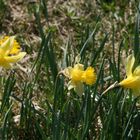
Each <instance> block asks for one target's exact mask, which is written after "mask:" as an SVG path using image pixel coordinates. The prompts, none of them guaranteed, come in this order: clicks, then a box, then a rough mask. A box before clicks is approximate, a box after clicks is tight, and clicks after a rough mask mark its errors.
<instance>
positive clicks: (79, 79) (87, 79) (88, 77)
mask: <svg viewBox="0 0 140 140" xmlns="http://www.w3.org/2000/svg"><path fill="white" fill-rule="evenodd" d="M64 75H65V76H66V77H68V78H69V79H70V82H69V83H68V89H69V90H70V89H72V88H74V90H75V91H76V92H77V93H78V94H79V95H80V94H82V93H83V92H84V91H83V88H84V87H83V83H85V84H87V85H92V84H94V83H95V81H96V74H95V71H94V68H92V67H88V68H87V69H86V70H84V65H82V64H80V63H78V64H76V65H75V66H74V67H68V68H66V69H65V70H64Z"/></svg>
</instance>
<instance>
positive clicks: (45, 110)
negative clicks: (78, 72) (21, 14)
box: [0, 0, 140, 140]
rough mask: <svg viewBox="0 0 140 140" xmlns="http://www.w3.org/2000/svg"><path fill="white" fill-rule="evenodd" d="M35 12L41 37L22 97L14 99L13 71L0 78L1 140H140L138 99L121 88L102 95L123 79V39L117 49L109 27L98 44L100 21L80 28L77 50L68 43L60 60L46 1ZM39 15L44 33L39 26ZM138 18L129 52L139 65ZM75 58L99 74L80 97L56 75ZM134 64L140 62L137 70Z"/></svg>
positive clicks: (21, 88) (36, 7) (113, 32)
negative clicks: (132, 46)
mask: <svg viewBox="0 0 140 140" xmlns="http://www.w3.org/2000/svg"><path fill="white" fill-rule="evenodd" d="M42 9H43V10H42ZM33 11H34V15H35V19H36V25H37V29H38V32H39V36H40V38H41V43H40V48H39V49H38V53H37V57H36V60H34V63H33V64H31V67H32V68H31V69H30V71H29V72H28V73H27V79H26V80H25V81H24V80H23V81H22V82H21V83H20V84H18V85H20V86H21V87H20V96H17V92H18V91H17V90H16V87H17V85H16V84H17V83H18V78H17V77H18V76H17V75H16V74H18V73H16V70H11V72H10V74H9V75H8V76H3V77H1V78H0V81H1V85H2V86H3V88H4V89H2V90H1V92H2V93H3V96H2V99H1V102H0V103H1V104H0V139H2V140H9V139H19V140H22V139H23V140H25V139H27V140H28V139H33V140H38V139H41V140H49V139H53V140H59V139H60V140H67V139H68V140H69V139H70V140H71V139H77V140H88V139H89V140H92V139H101V140H102V139H108V140H110V139H139V138H140V134H139V126H138V125H137V124H138V123H139V116H140V115H139V108H138V106H137V104H138V100H139V98H134V97H133V93H132V92H131V91H129V90H126V89H123V88H121V87H116V88H113V89H111V90H108V92H106V94H102V93H103V92H104V91H105V89H106V87H108V86H110V85H111V84H112V83H114V82H115V81H121V79H122V78H121V77H122V76H121V75H122V73H121V71H122V68H121V62H122V61H121V54H122V52H123V51H126V50H125V45H126V44H125V39H126V38H123V39H122V40H121V41H120V42H119V45H118V49H116V48H115V27H113V28H112V32H107V31H104V33H102V36H101V37H100V40H98V39H97V36H98V35H100V33H101V28H102V25H103V23H102V18H101V17H100V16H98V18H97V20H96V22H95V21H94V24H88V23H85V24H86V26H82V27H83V29H82V30H83V31H81V32H80V31H79V32H80V33H81V34H80V35H79V34H78V33H77V34H78V35H79V36H78V37H77V40H78V41H76V43H77V44H76V47H75V48H74V47H73V46H74V43H75V42H73V39H71V37H69V39H67V42H66V44H64V45H63V47H62V50H61V51H62V52H60V53H61V54H62V55H63V56H61V57H59V56H58V50H57V49H56V47H55V45H56V42H55V41H56V34H55V31H54V30H52V27H51V25H50V23H49V13H48V7H47V4H46V3H45V0H41V2H40V3H39V4H37V5H34V10H33ZM42 11H43V14H44V15H43V17H45V20H46V21H45V22H46V23H47V27H48V30H47V32H46V30H44V28H43V27H42V19H41V15H42ZM138 19H139V11H138V15H137V20H136V28H135V31H134V32H135V39H134V48H133V50H134V54H135V57H136V58H137V60H139V57H138V56H139V55H138V54H139V33H138V29H139V20H138ZM93 25H95V26H93ZM75 28H76V27H75ZM78 28H79V27H78ZM110 36H111V43H112V45H111V49H112V50H111V52H112V54H110V55H109V54H107V53H106V52H105V48H106V46H107V44H108V41H109V40H110ZM116 53H117V54H116ZM77 55H79V56H80V58H81V59H80V60H79V62H80V63H81V64H83V65H84V66H85V68H86V67H88V66H92V67H95V70H96V73H97V79H96V83H95V84H94V85H91V86H90V85H86V84H84V94H81V96H79V95H78V94H77V93H76V91H75V90H74V89H71V90H68V79H67V78H66V77H65V76H64V75H63V74H62V73H60V72H61V71H62V70H64V69H65V68H67V67H68V66H73V65H74V63H75V61H76V58H77V57H76V56H77ZM138 64H139V61H138V62H137V63H136V64H135V65H138Z"/></svg>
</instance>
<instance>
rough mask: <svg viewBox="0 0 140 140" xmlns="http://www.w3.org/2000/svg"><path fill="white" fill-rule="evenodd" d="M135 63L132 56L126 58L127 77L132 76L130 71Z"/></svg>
mask: <svg viewBox="0 0 140 140" xmlns="http://www.w3.org/2000/svg"><path fill="white" fill-rule="evenodd" d="M134 62H135V57H134V55H133V54H132V55H129V56H128V58H127V64H126V75H127V76H129V75H131V74H132V69H133V65H134Z"/></svg>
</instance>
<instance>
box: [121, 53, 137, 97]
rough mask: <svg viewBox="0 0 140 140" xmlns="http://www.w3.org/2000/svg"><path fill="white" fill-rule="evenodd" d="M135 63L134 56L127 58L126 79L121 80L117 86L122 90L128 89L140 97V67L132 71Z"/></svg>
mask: <svg viewBox="0 0 140 140" xmlns="http://www.w3.org/2000/svg"><path fill="white" fill-rule="evenodd" d="M134 63H135V57H134V55H133V54H132V55H130V56H128V58H127V64H126V75H127V78H126V79H124V80H122V81H121V82H120V83H119V85H120V86H122V87H124V88H130V89H132V90H133V93H134V95H135V96H139V95H140V66H137V67H136V68H135V69H134V70H133V66H134Z"/></svg>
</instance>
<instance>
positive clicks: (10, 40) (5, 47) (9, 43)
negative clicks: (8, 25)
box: [0, 36, 15, 56]
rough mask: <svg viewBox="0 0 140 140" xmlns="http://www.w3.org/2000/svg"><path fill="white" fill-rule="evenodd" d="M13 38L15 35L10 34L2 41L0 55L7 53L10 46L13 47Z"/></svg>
mask: <svg viewBox="0 0 140 140" xmlns="http://www.w3.org/2000/svg"><path fill="white" fill-rule="evenodd" d="M14 38H15V36H11V37H9V38H8V39H7V40H6V41H5V42H4V43H2V44H1V46H0V54H1V55H3V56H4V55H7V54H8V53H9V52H10V51H11V49H12V47H13V43H14Z"/></svg>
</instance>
